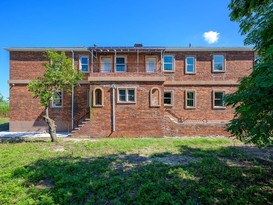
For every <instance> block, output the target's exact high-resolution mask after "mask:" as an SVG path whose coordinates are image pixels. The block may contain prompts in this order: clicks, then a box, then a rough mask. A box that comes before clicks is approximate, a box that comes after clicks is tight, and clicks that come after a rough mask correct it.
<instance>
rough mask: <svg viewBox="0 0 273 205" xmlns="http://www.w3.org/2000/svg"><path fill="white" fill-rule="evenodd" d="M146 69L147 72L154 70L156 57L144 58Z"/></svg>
mask: <svg viewBox="0 0 273 205" xmlns="http://www.w3.org/2000/svg"><path fill="white" fill-rule="evenodd" d="M146 71H147V72H149V73H153V72H155V71H156V58H146Z"/></svg>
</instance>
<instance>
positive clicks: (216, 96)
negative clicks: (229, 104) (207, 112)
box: [213, 91, 225, 108]
mask: <svg viewBox="0 0 273 205" xmlns="http://www.w3.org/2000/svg"><path fill="white" fill-rule="evenodd" d="M224 97H225V92H224V91H214V92H213V108H225V102H224Z"/></svg>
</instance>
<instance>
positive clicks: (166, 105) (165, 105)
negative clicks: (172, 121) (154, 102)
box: [164, 104, 173, 107]
mask: <svg viewBox="0 0 273 205" xmlns="http://www.w3.org/2000/svg"><path fill="white" fill-rule="evenodd" d="M164 107H173V105H169V104H164Z"/></svg>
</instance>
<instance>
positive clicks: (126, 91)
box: [117, 87, 137, 104]
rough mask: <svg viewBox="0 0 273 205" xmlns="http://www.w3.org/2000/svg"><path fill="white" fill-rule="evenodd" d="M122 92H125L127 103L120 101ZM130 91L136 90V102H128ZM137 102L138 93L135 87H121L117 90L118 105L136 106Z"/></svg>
mask: <svg viewBox="0 0 273 205" xmlns="http://www.w3.org/2000/svg"><path fill="white" fill-rule="evenodd" d="M120 90H125V98H126V101H120V100H119V91H120ZM128 90H134V91H135V100H134V101H129V100H128ZM136 102H137V92H136V88H135V87H131V88H130V87H119V88H117V103H123V104H135V103H136Z"/></svg>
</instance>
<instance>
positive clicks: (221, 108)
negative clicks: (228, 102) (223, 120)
mask: <svg viewBox="0 0 273 205" xmlns="http://www.w3.org/2000/svg"><path fill="white" fill-rule="evenodd" d="M213 109H214V110H225V109H226V107H213Z"/></svg>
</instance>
